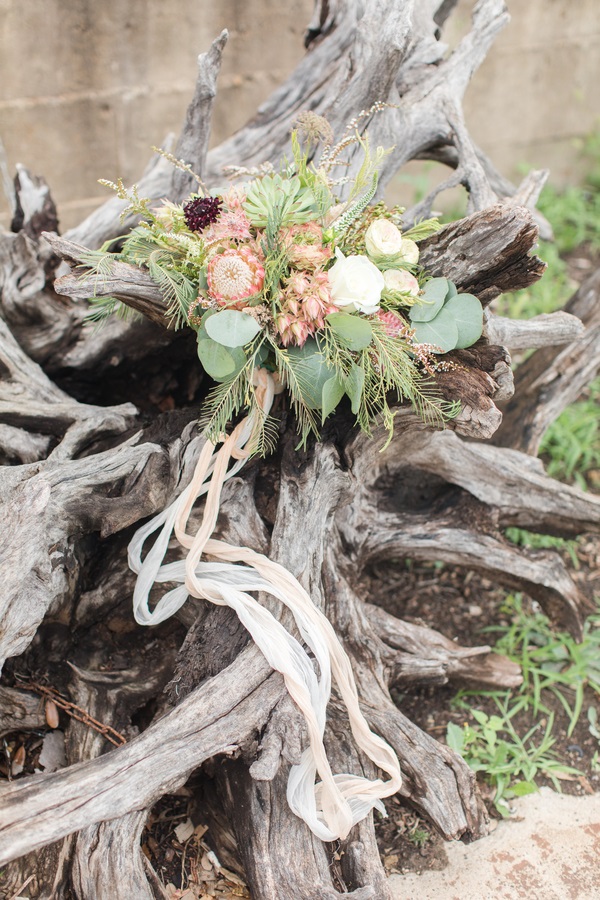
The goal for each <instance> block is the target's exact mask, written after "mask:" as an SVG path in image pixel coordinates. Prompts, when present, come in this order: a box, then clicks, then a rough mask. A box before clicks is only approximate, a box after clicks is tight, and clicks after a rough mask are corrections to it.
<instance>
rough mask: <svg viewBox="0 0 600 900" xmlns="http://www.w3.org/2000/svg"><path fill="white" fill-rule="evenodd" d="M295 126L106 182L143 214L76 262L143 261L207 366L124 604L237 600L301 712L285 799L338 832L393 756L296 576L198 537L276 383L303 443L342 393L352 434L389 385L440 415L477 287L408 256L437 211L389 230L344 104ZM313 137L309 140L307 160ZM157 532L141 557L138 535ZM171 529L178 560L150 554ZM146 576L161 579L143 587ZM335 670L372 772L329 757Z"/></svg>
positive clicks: (474, 333) (384, 788)
mask: <svg viewBox="0 0 600 900" xmlns="http://www.w3.org/2000/svg"><path fill="white" fill-rule="evenodd" d="M369 112H370V111H369ZM366 114H367V113H365V115H366ZM300 126H301V127H300V128H299V129H298V130H297V131H295V132H294V133H293V134H292V157H293V158H292V159H291V160H289V161H284V162H283V163H282V165H281V167H280V168H279V170H277V171H276V170H275V169H274V168H273V167H272V166H262V167H260V169H257V170H247V169H236V170H235V172H234V173H233V174H234V175H237V176H239V177H242V178H244V179H245V180H244V181H242V182H241V183H239V184H237V185H236V186H233V187H228V188H224V189H222V190H216V191H213V192H212V193H209V192H208V191H207V190H206V189H205V188H204V186H203V184H202V182H201V180H200V179H199V178H197V177H196V181H197V184H198V190H197V192H196V193H195V194H193V195H192V196H191V197H190V198H189V199H188V200H187V201H186V202H185V203H183V204H182V205H175V204H173V203H170V202H169V201H164V202H163V203H162V205H161V206H159V207H158V208H155V207H152V206H151V204H150V201H148V200H143V199H140V198H139V196H138V193H137V191H136V190H135V189H133V191H132V192H131V193H128V192H127V191H126V190H125V188H124V187H123V185H122V183H121V182H119V183H117V184H113V185H111V186H112V187H113V188H114V189H115V190H116V191H117V193H118V194H119V196H121V197H123V198H126V199H127V200H128V201H129V207H128V210H126V211H129V210H130V211H133V212H135V213H138V214H140V215H141V216H142V217H143V220H142V221H141V223H140V224H139V225H138V226H137V227H136V228H134V230H133V231H132V232H131V233H130V234H129V235H128V236H127V237H126V238H124V239H121V244H122V246H121V248H120V250H119V251H118V252H111V251H110V246H109V247H104V248H103V249H102V250H101V251H99V252H97V253H91V254H88V255H87V257H86V258H85V259H84V260H83V261H84V264H85V265H86V267H88V268H89V267H90V266H94V267H95V270H96V272H97V274H98V278H99V279H101V278H102V274H103V273H106V272H108V271H110V268H111V266H112V261H113V260H115V259H119V260H122V261H126V262H129V263H133V264H134V265H136V266H141V267H143V268H145V269H146V270H147V272H148V274H149V275H150V277H151V278H152V279H153V280H154V281H155V282H156V283H157V284H158V285H159V286H160V288H161V291H162V293H163V296H164V298H165V301H166V303H167V305H168V314H169V316H170V318H171V320H172V321H173V323H174V324H175V325H186V324H187V325H188V326H189V327H191V328H193V329H194V330H195V331H196V333H197V347H198V358H199V361H200V364H201V365H202V366H203V368H204V370H205V372H206V373H207V375H209V376H210V378H211V379H212V380H213V381H214V383H215V384H214V386H213V387H212V388H211V390H210V391H209V393H208V396H207V398H206V400H205V403H204V410H203V414H202V419H201V425H202V427H203V431H204V436H205V441H204V443H203V446H202V450H201V452H200V455H199V458H198V459H197V460H196V461H195V470H194V474H193V477H192V480H191V482H190V483H189V484H188V485H187V486H186V487H185V489H184V490H183V492H182V493H181V494H180V496H179V497H177V499H175V500H174V501H173V503H171V505H170V506H169V507H167V509H165V510H164V511H163V512H161V513H159V514H158V515H157V516H155V517H154V518H153V519H151V520H150V521H149V522H147V523H146V524H144V525H143V526H142V527H141V528H140V529H139V530H138V531H137V533H136V534H135V536H134V538H133V539H132V541H131V543H130V546H129V565H130V567H131V568H132V570H133V571H134V572H135V573H136V574H137V576H138V578H137V582H136V587H135V590H134V597H133V605H134V615H135V618H136V621H137V622H139V623H140V624H143V625H152V624H157V623H158V622H161V621H163V620H164V619H166V618H167V617H168V616H170V615H172V614H173V613H175V612H176V611H177V610H178V609H179V607H180V606H181V605H182V604H183V603H185V602H186V600H187V598H188V596H190V595H192V596H194V597H197V598H201V599H204V600H208V601H210V602H212V603H217V604H226V605H228V606H230V607H231V608H232V609H234V610H235V611H236V613H237V615H238V616H239V618H240V620H241V621H242V622H243V623H244V625H245V626H246V628H247V629H248V631H249V632H250V634H251V635H252V638H253V640H254V641H255V643H256V644H257V645H258V647H259V648H260V650H261V651H262V653H263V655H264V656H265V658H266V659H267V661H268V662H269V664H270V665H271V666H272V667H273V668H274V669H276V670H277V671H279V672H281V674H282V675H283V678H284V681H285V684H286V687H287V689H288V691H289V693H290V695H291V697H292V698H293V700H294V701H295V703H296V704H297V706H298V708H299V709H300V710H301V712H302V714H303V716H304V718H305V721H306V725H307V733H308V737H309V746H308V747H307V748H306V750H305V751H304V752H303V754H302V758H301V761H300V763H299V764H298V765H294V766H292V767H291V769H290V775H289V780H288V790H287V797H288V802H289V804H290V807H291V809H292V810H293V811H294V812H295V813H296V814H297V815H298V816H300V817H301V818H303V819H304V821H305V822H306V823H307V824H308V826H309V827H310V828H311V829H312V831H313V832H314V833H315V834H316V835H317V836H318V837H320V838H321V839H322V840H324V841H335V840H337V839H338V838H343V837H345V836H346V835H347V834H348V832H349V831H350V829H351V828H352V826H353V825H354V824H356V823H357V822H358V821H360V819H362V818H363V817H364V816H366V815H367V814H368V812H369V811H370V810H371V809H373V808H374V807H375V808H377V809H379V810H380V811H381V812H385V810H384V807H383V804H382V802H381V799H382V798H383V797H386V796H390V795H391V794H394V793H396V792H397V791H398V789H399V787H400V784H401V775H400V767H399V764H398V759H397V757H396V754H395V753H394V751H393V749H392V748H391V747H390V746H389V745H388V744H387V743H386V742H385V741H384V740H382V738H381V737H379V736H378V735H376V734H373V732H371V730H370V728H369V726H368V723H367V722H366V720H365V718H364V716H363V714H362V712H361V709H360V706H359V703H358V694H357V690H356V686H355V683H354V677H353V674H352V669H351V666H350V662H349V659H348V657H347V655H346V653H345V651H344V649H343V647H342V645H341V643H340V641H339V639H338V637H337V635H336V634H335V631H334V629H333V627H332V626H331V623H330V622H329V621H328V620H327V618H326V616H325V615H324V614H323V613H322V612H321V611H320V610H319V609H318V608H317V607H316V606H315V605H314V604H313V603H312V601H311V599H310V597H309V596H308V594H307V593H306V591H305V590H304V589H303V587H302V586H301V585H300V584H299V582H298V581H297V580H296V579H295V578H294V577H293V575H291V574H290V573H289V572H288V571H287V570H286V569H285V568H283V567H282V566H280V565H278V564H277V563H274V562H272V561H271V560H269V559H268V558H267V557H266V556H264V555H262V554H260V553H256V552H255V551H253V550H250V549H249V548H245V547H238V546H232V545H230V544H228V543H226V542H225V541H223V540H215V539H214V538H213V537H212V535H213V532H214V529H215V525H216V522H217V516H218V513H219V504H220V497H221V490H222V487H223V484H224V482H225V480H226V479H228V478H230V477H231V476H233V475H235V474H236V473H237V472H239V470H240V468H241V467H242V466H243V465H244V463H245V461H246V460H247V459H248V458H249V457H250V456H252V455H254V454H265V453H267V452H268V451H269V450H270V449H271V448H272V446H273V444H274V442H275V439H276V435H277V427H276V421H275V420H274V419H273V418H272V417H271V410H272V407H273V404H274V402H275V398H276V396H277V395H278V394H282V393H284V392H286V393H287V395H288V396H289V398H290V402H291V406H292V407H293V410H294V412H295V415H296V420H297V424H298V430H299V433H300V443H301V444H306V441H307V440H308V437H309V435H310V434H314V435H315V436H317V437H318V435H319V430H320V427H321V426H322V424H323V422H324V421H325V419H326V418H327V417H328V416H330V415H331V414H332V413H333V412H334V411H335V409H336V408H337V406H338V404H339V403H340V402H342V398H344V397H347V398H348V401H349V403H350V406H351V409H352V412H353V413H354V415H355V416H356V420H357V423H358V425H359V427H360V428H362V429H363V430H364V431H365V432H367V433H371V431H372V428H373V424H374V423H375V422H376V421H377V420H378V419H381V420H383V423H384V424H385V426H386V427H387V429H388V433H389V434H390V435H391V433H392V429H393V420H394V413H393V406H391V405H390V398H392V399H391V402H392V404H393V403H394V402H396V401H408V402H410V403H411V404H412V405H413V406H414V408H415V409H416V410H417V411H418V412H419V414H420V415H422V416H423V417H424V418H425V419H426V420H427V421H431V422H434V423H441V424H443V422H444V420H445V419H446V418H448V417H449V416H452V415H453V414H455V413H456V411H457V406H456V404H448V403H445V402H443V401H442V400H441V399H440V398H439V397H438V396H437V395H436V392H435V380H434V377H433V376H434V375H435V372H436V370H437V369H438V368H440V367H443V366H445V365H448V364H447V363H445V362H444V361H443V360H442V359H441V357H442V356H443V354H444V353H446V352H448V351H449V350H452V349H454V348H463V347H468V346H470V345H471V344H472V343H474V342H475V341H476V340H477V339H478V338H479V337H480V335H481V329H482V319H483V313H482V307H481V304H480V303H479V301H478V300H477V298H476V297H474V296H472V295H470V294H460V293H458V292H457V290H456V287H455V286H454V285H453V284H452V282H450V281H448V280H447V279H446V278H430V277H428V276H427V274H426V273H425V272H424V271H423V269H422V268H421V267H420V266H419V246H418V242H419V240H421V239H422V238H424V237H426V236H427V235H429V234H431V233H432V232H433V231H435V230H436V229H437V228H438V227H439V226H438V223H437V221H435V220H428V221H425V222H421V223H419V224H417V225H416V226H415V227H413V228H412V229H411V230H410V231H408V232H404V233H403V232H402V230H401V210H399V209H398V208H392V209H388V208H387V207H386V206H385V204H383V203H377V204H375V205H371V201H372V200H373V198H374V196H375V193H376V190H377V172H378V166H379V164H380V162H381V160H382V157H383V156H384V154H385V151H384V150H382V149H381V148H378V149H377V150H376V152H375V153H374V154H372V153H371V150H370V147H369V143H368V140H366V139H361V138H359V137H358V136H357V135H356V134H353V133H352V132H353V130H355V127H356V121H355V122H353V123H351V126H350V128H349V130H348V132H347V133H346V134H345V135H344V136H343V138H342V140H341V141H339V142H338V143H337V144H333V140H332V138H331V135H330V132H329V127H328V125H327V122H325V121H324V120H323V119H321V118H320V117H318V116H315V115H314V114H310V113H309V114H305V115H304V116H303V118H302V121H301V122H300ZM317 140H320V141H321V142H322V144H323V149H322V152H321V154H320V157H319V160H318V163H313V162H311V160H312V159H313V157H314V151H315V144H316V142H317ZM355 142H359V143H360V145H361V148H362V151H363V162H362V166H361V168H360V171H359V172H358V175H357V177H356V178H355V179H354V181H353V183H352V184H351V185H350V190H349V196H348V198H347V199H346V200H345V202H343V203H341V202H338V199H337V197H336V190H337V189H339V187H341V186H342V185H345V184H347V183H348V182H349V179H348V178H347V177H346V178H345V177H344V176H342V177H338V178H334V173H335V172H336V171H337V169H338V168H339V167H341V165H342V161H341V158H342V155H343V152H344V150H345V149H346V148H347V147H348V146H350V145H351V144H353V143H355ZM172 161H173V160H172ZM175 163H176V164H177V165H179V166H182V167H183V168H185V169H186V170H188V171H189V167H188V166H186V164H185V163H183V162H181V161H177V160H175ZM190 174H193V173H190ZM92 301H93V306H94V316H95V317H96V318H99V319H101V318H103V317H105V316H106V315H108V314H110V313H112V312H114V311H119V308H120V304H119V301H118V300H117V299H115V298H102V299H100V298H95V299H94V298H92ZM120 311H123V310H122V309H121V310H120ZM242 412H245V413H246V415H245V416H243V417H242V418H241V420H239V421H238V422H237V424H235V425H234V422H235V420H236V418H238V417H239V414H240V413H242ZM232 426H233V427H232ZM218 445H220V447H219V449H217V446H218ZM188 449H189V448H188ZM192 451H193V448H192ZM203 495H206V501H205V505H204V509H203V513H202V521H201V524H200V526H199V528H198V529H197V531H196V533H195V534H192V533H189V532H188V530H187V529H188V521H189V517H190V513H191V510H192V508H193V506H194V504H195V502H196V501H197V500H198V499H199V498H200V497H201V496H203ZM155 532H158V536H157V537H156V539H155V543H154V546H153V547H152V549H151V550H150V551H149V552H148V553H147V554H146V556H145V557H144V558H143V555H142V552H143V547H144V543H145V542H146V540H147V539H148V538H149V537H150V535H152V534H153V533H155ZM173 534H174V535H175V537H176V539H177V541H178V543H179V545H180V547H182V548H183V549H184V550H185V551H186V556H185V559H182V560H175V561H172V562H169V563H163V559H164V557H165V554H166V553H167V550H168V549H169V544H170V542H171V539H172V536H173ZM203 557H204V558H203ZM207 557H208V558H207ZM157 583H166V584H170V585H172V586H171V587H170V588H169V590H167V591H166V593H164V594H163V596H162V597H161V598H160V599H159V600H158V602H156V603H151V602H150V593H151V591H152V589H153V587H154V585H155V584H157ZM261 592H268V593H270V594H271V596H273V597H275V598H276V599H277V600H278V601H280V602H281V603H282V604H284V605H285V606H287V607H288V608H289V609H290V610H291V612H292V614H293V616H294V620H295V624H296V628H297V635H298V636H295V635H294V634H292V633H290V632H289V631H287V630H286V629H285V628H284V627H283V626H282V625H281V623H280V622H279V621H278V619H277V618H276V617H275V616H273V615H272V614H271V613H270V612H269V611H268V610H267V609H266V608H265V607H264V606H262V605H261V604H260V602H259V600H258V599H256V597H255V596H254V595H256V594H258V595H260V593H261ZM332 680H333V681H335V683H336V684H337V689H338V691H339V694H340V696H341V699H342V701H343V702H344V704H345V706H346V708H347V711H348V717H349V722H350V727H351V730H352V734H353V737H354V740H355V741H356V743H357V744H358V746H359V747H360V748H361V749H362V750H363V751H364V752H365V753H366V754H367V756H368V757H369V758H370V759H371V760H372V761H373V762H374V763H375V765H376V766H377V767H378V768H379V769H381V770H382V771H383V772H385V773H387V775H388V776H389V777H388V779H387V780H383V779H381V778H375V779H373V780H370V779H367V778H364V777H363V776H359V775H353V774H351V773H340V774H333V773H332V771H331V768H330V765H329V762H328V759H327V755H326V752H325V749H324V745H323V734H324V729H325V722H326V708H327V703H328V701H329V696H330V691H331V684H332ZM317 779H318V780H317Z"/></svg>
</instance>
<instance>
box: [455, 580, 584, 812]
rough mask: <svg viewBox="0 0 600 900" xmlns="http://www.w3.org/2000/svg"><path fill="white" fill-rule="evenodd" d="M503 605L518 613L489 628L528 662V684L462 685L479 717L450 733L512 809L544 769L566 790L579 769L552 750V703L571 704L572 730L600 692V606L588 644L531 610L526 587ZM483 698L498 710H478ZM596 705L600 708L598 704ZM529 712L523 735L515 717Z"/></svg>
mask: <svg viewBox="0 0 600 900" xmlns="http://www.w3.org/2000/svg"><path fill="white" fill-rule="evenodd" d="M501 611H502V612H504V614H505V615H507V616H508V617H509V618H510V624H509V625H507V626H502V627H496V628H493V629H488V631H493V632H494V633H495V634H496V635H497V641H496V645H495V649H496V650H497V652H499V653H503V654H505V655H506V656H508V657H509V658H510V659H512V660H514V661H515V662H517V663H519V665H520V666H521V671H522V673H523V684H522V685H521V687H520V688H519V689H518V690H510V691H480V692H473V691H460V692H459V693H458V694H457V695H456V697H455V698H454V701H453V702H454V705H455V706H456V707H457V708H459V709H462V710H464V711H465V712H466V713H467V714H469V715H470V717H471V718H472V719H473V722H467V723H465V724H464V725H463V727H462V728H460V727H459V726H457V725H455V724H454V723H449V725H448V730H447V734H446V740H447V743H448V745H449V746H450V747H452V748H453V749H454V750H456V751H457V752H458V753H460V754H461V756H463V758H464V759H465V761H466V762H467V763H468V765H469V766H470V767H471V768H472V769H473V770H474V771H475V772H479V773H481V775H482V777H483V778H484V780H485V781H486V782H487V783H488V784H489V785H490V786H491V787H492V788H493V790H494V804H495V806H496V809H497V810H498V812H499V813H500V814H501V815H503V816H506V815H508V814H509V804H508V801H509V800H510V799H511V798H513V797H516V796H520V795H522V794H526V793H531V792H532V791H534V790H537V786H536V778H538V777H539V776H544V777H545V778H547V779H549V780H550V781H551V782H552V784H553V785H554V787H555V788H556V789H557V790H560V780H561V779H563V778H565V777H567V778H570V777H571V776H573V775H576V774H578V772H577V770H576V769H574V768H572V767H571V766H568V765H566V764H564V763H563V762H561V761H560V760H559V759H558V758H557V757H556V755H555V753H554V751H553V749H552V748H553V746H554V744H555V742H556V741H555V737H554V736H553V733H552V732H553V726H554V714H553V712H552V709H551V707H550V706H549V702H550V699H551V698H552V699H554V700H556V701H558V703H559V704H560V706H562V708H563V709H564V711H565V714H566V716H567V719H568V727H567V737H570V736H571V735H572V734H573V731H574V729H575V727H576V725H577V723H578V721H579V719H580V717H581V714H582V711H583V707H584V702H585V691H586V689H589V690H592V691H593V692H594V693H595V694H596V695H597V696H598V698H599V699H600V607H599V610H598V613H597V614H595V615H593V616H590V617H589V619H588V620H587V622H586V624H585V628H584V635H583V639H582V641H581V642H580V643H577V642H576V641H575V640H574V639H573V638H572V637H571V635H569V634H567V633H566V632H556V631H554V630H553V629H552V628H551V626H550V623H549V620H548V618H547V617H546V616H545V615H543V614H542V613H533V614H532V613H528V612H526V611H525V610H524V607H523V601H522V598H521V595H520V594H515V595H509V596H508V597H507V598H506V601H505V604H504V606H503V608H502V610H501ZM477 698H479V699H481V698H486V699H487V700H488V701H489V700H491V701H492V702H493V704H494V705H495V707H496V713H495V714H493V715H489V714H488V713H486V712H484V711H483V710H481V709H478V708H477V706H476V705H474V701H475V703H476V700H477ZM589 709H592V710H594V711H595V707H593V706H592V707H590V708H589ZM589 709H588V721H589V724H590V726H592V727H595V725H596V724H597V712H596V713H595V712H592V713H590V712H589ZM522 714H529V718H530V720H531V721H532V723H533V724H532V725H531V727H530V728H529V730H528V731H527V732H526V733H525V735H523V736H520V734H519V731H518V730H517V728H516V727H515V724H514V719H515V717H517V716H519V717H520V720H519V721H520V722H522V720H523V716H522ZM540 717H541V718H540ZM536 720H538V721H536ZM590 733H592V734H593V731H591V728H590ZM598 733H599V734H600V731H599V732H598Z"/></svg>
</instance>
